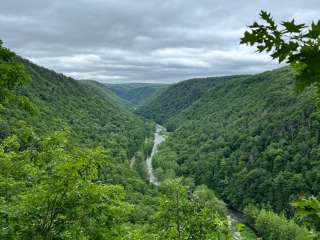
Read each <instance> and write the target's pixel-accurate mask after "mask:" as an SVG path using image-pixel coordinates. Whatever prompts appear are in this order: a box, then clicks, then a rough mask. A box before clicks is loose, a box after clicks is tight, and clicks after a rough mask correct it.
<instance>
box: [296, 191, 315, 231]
mask: <svg viewBox="0 0 320 240" xmlns="http://www.w3.org/2000/svg"><path fill="white" fill-rule="evenodd" d="M292 206H293V207H295V209H296V213H295V217H296V218H297V219H298V221H299V222H301V223H303V224H304V225H306V226H308V227H311V228H314V229H316V230H317V231H320V201H319V200H318V199H317V198H315V197H310V198H301V199H298V200H295V201H294V202H293V203H292Z"/></svg>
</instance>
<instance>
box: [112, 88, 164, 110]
mask: <svg viewBox="0 0 320 240" xmlns="http://www.w3.org/2000/svg"><path fill="white" fill-rule="evenodd" d="M106 86H107V87H108V88H109V89H110V90H111V91H113V92H114V93H115V94H116V95H117V96H119V97H120V98H122V99H124V100H126V101H128V102H130V103H131V104H133V105H135V106H140V105H142V104H145V103H146V102H148V101H150V100H151V99H153V98H154V97H155V96H157V95H158V94H159V93H160V92H161V91H162V90H164V89H166V88H167V87H168V85H167V84H154V83H127V84H106Z"/></svg>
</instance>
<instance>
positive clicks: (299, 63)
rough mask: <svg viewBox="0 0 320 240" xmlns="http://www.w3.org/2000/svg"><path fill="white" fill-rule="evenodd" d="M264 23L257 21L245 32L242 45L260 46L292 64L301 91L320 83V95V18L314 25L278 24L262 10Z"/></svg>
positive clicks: (318, 87) (258, 50) (319, 88)
mask: <svg viewBox="0 0 320 240" xmlns="http://www.w3.org/2000/svg"><path fill="white" fill-rule="evenodd" d="M260 17H261V19H262V20H263V23H262V24H260V23H258V22H254V23H253V24H252V25H250V26H249V28H250V30H249V31H246V32H245V33H244V36H243V37H242V38H241V44H248V45H250V46H256V47H257V52H259V53H261V52H264V51H265V52H268V53H270V56H271V57H272V58H273V59H277V60H278V61H279V62H280V63H281V62H284V61H285V62H286V63H288V64H290V65H291V66H292V67H293V68H294V69H295V70H296V72H297V75H296V86H295V88H296V89H297V90H302V89H304V88H305V87H307V86H310V85H313V84H314V85H316V86H317V90H318V94H320V20H319V21H318V22H312V24H311V26H307V25H306V24H304V23H302V24H298V23H296V22H295V20H294V19H293V20H291V21H284V22H282V23H281V24H280V25H277V24H276V22H275V21H274V19H273V18H272V16H271V15H270V14H269V13H267V12H265V11H261V13H260Z"/></svg>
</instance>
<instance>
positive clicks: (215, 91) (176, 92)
mask: <svg viewBox="0 0 320 240" xmlns="http://www.w3.org/2000/svg"><path fill="white" fill-rule="evenodd" d="M216 80H219V78H217V79H215V78H213V79H206V80H203V81H213V82H214V81H216ZM197 81H198V80H189V81H186V82H183V83H179V84H177V85H175V86H172V87H169V88H168V90H167V92H170V94H166V93H165V92H164V93H162V94H161V95H160V96H158V97H157V98H155V99H154V100H153V102H151V103H150V105H147V106H146V107H142V109H141V110H139V112H141V113H143V115H145V116H146V117H149V118H150V117H151V118H153V119H155V120H157V121H158V120H159V119H161V120H162V122H163V124H164V125H165V126H167V127H168V129H171V131H172V133H170V135H169V137H168V139H167V141H166V142H165V143H164V145H163V146H162V148H161V149H160V151H159V154H158V155H157V156H156V158H155V162H154V166H155V168H156V173H157V175H158V176H159V178H160V179H167V178H175V177H177V176H184V177H192V178H193V179H194V181H195V184H196V185H200V184H205V185H207V186H208V187H209V188H211V189H214V190H215V191H216V192H217V193H218V195H219V197H220V198H222V199H223V200H224V201H226V202H227V203H228V204H229V206H232V207H234V208H237V209H242V210H243V211H245V212H246V213H247V214H248V216H254V218H256V221H257V223H256V227H257V229H258V230H260V229H261V230H260V231H261V232H262V233H263V234H262V235H263V236H264V237H265V238H266V239H303V238H300V237H301V236H300V237H298V236H297V235H294V234H293V232H294V231H293V228H294V227H292V228H291V230H290V231H291V232H292V234H293V235H292V236H290V237H288V238H286V237H284V236H282V237H281V238H279V236H278V237H276V235H274V236H273V237H270V235H268V234H266V233H265V232H264V231H266V230H262V229H264V228H268V227H267V223H268V221H271V222H277V223H274V224H273V225H272V223H271V222H269V224H270V226H271V225H272V227H271V228H272V229H274V230H275V229H276V227H275V226H277V225H279V226H281V225H290V224H293V223H290V224H289V222H286V221H287V220H285V218H284V219H282V220H280V219H281V217H280V216H281V214H284V215H285V216H287V217H292V215H293V208H292V206H291V204H290V203H291V202H292V201H293V200H294V199H297V198H299V197H301V196H317V195H318V193H319V186H320V179H319V172H320V169H319V164H318V159H319V123H320V118H319V116H320V115H319V112H318V110H317V107H316V103H317V101H316V94H315V90H314V89H313V88H309V89H308V90H306V91H304V92H302V93H297V92H295V91H293V85H294V82H295V81H294V75H293V72H292V71H291V70H290V69H289V68H288V67H285V68H281V69H278V70H274V71H268V72H265V73H262V74H258V75H252V76H239V77H233V78H225V80H224V81H217V83H216V84H214V83H211V86H212V87H210V88H209V89H208V87H207V86H208V85H210V84H209V83H206V84H205V85H203V86H204V87H203V86H202V85H200V84H199V85H197V84H196V82H197ZM185 85H194V86H196V87H195V89H192V90H190V89H191V88H188V89H189V90H190V93H188V92H187V94H188V95H189V96H197V94H198V93H199V92H204V94H202V95H201V97H198V98H197V99H196V100H194V101H190V102H187V101H184V100H183V99H182V98H176V97H175V96H181V95H184V93H185V92H186V90H185V88H184V86H185ZM180 86H181V87H180ZM170 96H172V97H171V98H170ZM167 102H171V104H170V107H169V109H170V111H168V112H165V111H164V110H163V111H157V109H166V108H167ZM181 106H184V107H182V108H181ZM259 209H262V210H261V211H262V212H260V213H259V211H260V210H259ZM264 209H265V210H264ZM263 211H266V212H263ZM268 211H269V212H268ZM273 211H274V212H276V213H279V214H280V216H279V217H278V218H279V219H277V215H276V214H275V213H273ZM261 218H263V219H262V220H261ZM268 219H269V220H268ZM270 219H272V220H270ZM252 221H254V219H252ZM259 221H261V222H260V223H259ZM280 223H281V224H280ZM259 224H260V225H259ZM261 224H262V225H263V224H265V226H264V227H263V226H262V225H261ZM284 228H285V227H284ZM287 228H288V229H289V226H287ZM275 231H276V230H275ZM279 231H280V230H279ZM281 231H282V230H281ZM282 232H285V231H284V230H283V231H282Z"/></svg>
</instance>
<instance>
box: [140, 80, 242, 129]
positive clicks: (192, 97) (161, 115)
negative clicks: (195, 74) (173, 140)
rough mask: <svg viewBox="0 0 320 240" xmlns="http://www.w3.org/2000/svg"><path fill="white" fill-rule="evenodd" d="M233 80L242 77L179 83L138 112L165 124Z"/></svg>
mask: <svg viewBox="0 0 320 240" xmlns="http://www.w3.org/2000/svg"><path fill="white" fill-rule="evenodd" d="M233 78H241V76H234V77H212V78H199V79H191V80H187V81H183V82H179V83H177V84H174V85H172V86H169V87H168V89H167V90H165V91H163V92H162V93H161V94H159V96H157V97H156V98H154V99H152V100H151V101H150V102H147V103H146V104H145V105H143V106H141V107H140V108H139V109H138V112H139V113H140V114H141V115H143V116H145V117H147V118H150V119H153V120H155V121H156V122H158V123H160V124H165V123H166V122H167V121H168V120H169V119H170V118H171V117H173V116H175V115H176V114H178V113H179V112H180V111H182V110H183V109H185V108H187V107H188V106H190V105H191V104H192V103H194V102H195V101H197V100H198V99H199V98H200V97H201V96H203V94H204V93H205V92H206V91H208V89H210V88H212V87H214V86H218V85H219V84H222V83H224V82H225V81H228V80H230V79H233Z"/></svg>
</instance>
